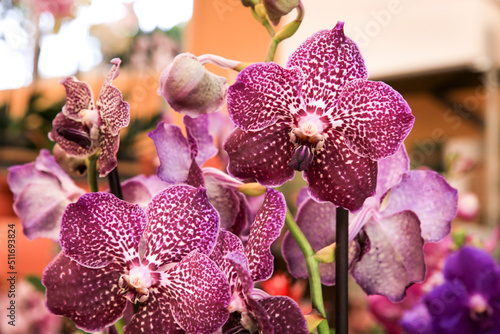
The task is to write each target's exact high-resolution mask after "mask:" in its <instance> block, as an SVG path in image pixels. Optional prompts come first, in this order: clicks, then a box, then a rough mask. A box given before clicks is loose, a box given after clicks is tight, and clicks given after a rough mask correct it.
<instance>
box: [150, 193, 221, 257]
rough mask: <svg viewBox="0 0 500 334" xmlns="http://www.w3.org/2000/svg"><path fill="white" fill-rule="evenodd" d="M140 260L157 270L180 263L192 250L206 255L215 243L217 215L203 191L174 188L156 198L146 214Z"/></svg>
mask: <svg viewBox="0 0 500 334" xmlns="http://www.w3.org/2000/svg"><path fill="white" fill-rule="evenodd" d="M146 212H147V215H148V225H147V226H146V230H145V231H144V238H145V239H146V242H147V247H146V253H145V254H144V257H145V258H146V259H147V260H148V261H149V262H150V263H154V264H155V265H156V266H157V267H160V266H163V265H165V264H168V263H172V262H179V261H181V260H182V259H183V258H184V257H185V256H186V255H187V254H189V253H190V252H191V251H192V250H195V249H196V250H198V251H199V252H200V253H203V254H210V252H211V251H212V249H213V247H214V245H215V242H216V240H217V233H218V229H219V215H218V214H217V211H216V210H215V209H214V207H213V206H212V205H211V204H210V203H209V202H208V198H207V194H206V190H205V189H203V188H198V189H197V188H193V187H191V186H187V185H175V186H171V187H168V188H167V189H165V190H163V191H162V192H160V193H159V194H158V195H156V196H155V197H154V198H153V199H152V200H151V202H150V203H149V206H148V208H147V210H146Z"/></svg>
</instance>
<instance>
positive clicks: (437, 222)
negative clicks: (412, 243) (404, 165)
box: [384, 170, 458, 242]
mask: <svg viewBox="0 0 500 334" xmlns="http://www.w3.org/2000/svg"><path fill="white" fill-rule="evenodd" d="M457 203H458V194H457V190H456V189H454V188H452V187H451V186H450V185H449V184H448V183H447V182H446V180H445V179H444V177H442V176H441V175H439V174H438V173H436V172H434V171H422V170H415V171H410V172H408V173H406V174H404V175H403V178H402V180H401V182H400V183H399V184H397V185H396V186H395V187H393V188H392V192H391V197H390V199H389V204H388V205H387V207H386V209H385V210H384V214H385V215H390V214H393V213H396V212H401V211H403V210H411V211H413V212H415V214H416V215H417V216H418V218H419V220H420V222H421V226H420V227H421V229H422V237H423V238H424V240H425V241H431V242H436V241H439V240H441V239H443V238H444V237H445V236H446V235H448V234H449V232H450V230H451V221H452V220H453V218H455V215H456V213H457Z"/></svg>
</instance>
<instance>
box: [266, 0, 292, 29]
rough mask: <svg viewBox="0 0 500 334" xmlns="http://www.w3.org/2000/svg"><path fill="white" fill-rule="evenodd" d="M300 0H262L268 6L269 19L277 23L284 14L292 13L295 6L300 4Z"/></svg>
mask: <svg viewBox="0 0 500 334" xmlns="http://www.w3.org/2000/svg"><path fill="white" fill-rule="evenodd" d="M299 2H300V1H299V0H262V4H263V5H264V7H265V8H266V12H267V16H268V17H269V20H270V21H271V22H272V23H273V24H274V25H277V24H278V23H279V22H280V19H281V17H282V16H285V15H286V14H288V13H290V12H291V11H292V10H293V9H294V8H297V7H298V6H299Z"/></svg>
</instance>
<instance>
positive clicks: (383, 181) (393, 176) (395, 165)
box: [375, 145, 410, 199]
mask: <svg viewBox="0 0 500 334" xmlns="http://www.w3.org/2000/svg"><path fill="white" fill-rule="evenodd" d="M409 169H410V159H409V158H408V154H407V153H406V149H405V146H404V145H401V146H400V147H399V149H398V150H397V151H396V153H394V155H392V156H390V157H387V158H385V159H381V160H379V161H378V175H377V189H376V190H375V197H377V198H378V199H382V197H383V196H384V195H385V194H386V193H387V192H388V191H389V190H390V189H391V188H392V187H394V186H395V185H396V184H398V183H399V182H401V179H402V178H403V174H405V173H406V172H407V171H408V170H409Z"/></svg>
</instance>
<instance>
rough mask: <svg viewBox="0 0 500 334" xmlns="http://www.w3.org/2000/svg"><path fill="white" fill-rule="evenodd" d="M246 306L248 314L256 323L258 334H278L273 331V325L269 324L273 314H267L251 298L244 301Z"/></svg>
mask: <svg viewBox="0 0 500 334" xmlns="http://www.w3.org/2000/svg"><path fill="white" fill-rule="evenodd" d="M246 304H247V305H246V306H247V308H248V312H249V313H250V314H251V315H252V317H253V319H255V321H256V322H257V326H258V328H259V332H258V333H270V334H277V333H279V332H275V331H274V329H273V325H272V323H271V318H272V317H273V316H274V314H273V313H268V312H267V310H266V309H265V308H264V307H263V306H262V305H261V304H260V303H259V302H258V301H257V300H255V299H253V298H250V297H248V298H247V299H246ZM253 319H252V320H253ZM242 320H243V319H242Z"/></svg>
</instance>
